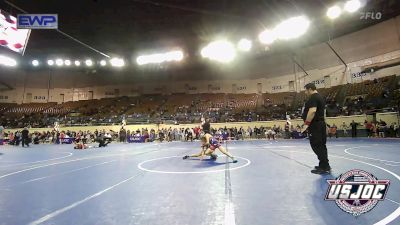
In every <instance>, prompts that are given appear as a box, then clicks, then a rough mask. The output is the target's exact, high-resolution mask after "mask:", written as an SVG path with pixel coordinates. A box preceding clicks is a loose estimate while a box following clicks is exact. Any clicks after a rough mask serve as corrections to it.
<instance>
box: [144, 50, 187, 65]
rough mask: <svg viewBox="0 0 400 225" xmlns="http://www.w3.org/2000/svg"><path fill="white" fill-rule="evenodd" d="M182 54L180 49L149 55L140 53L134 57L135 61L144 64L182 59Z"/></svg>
mask: <svg viewBox="0 0 400 225" xmlns="http://www.w3.org/2000/svg"><path fill="white" fill-rule="evenodd" d="M183 57H184V55H183V52H182V51H170V52H165V53H157V54H151V55H141V56H139V57H137V58H136V63H137V64H139V65H145V64H150V63H163V62H172V61H176V62H179V61H182V59H183Z"/></svg>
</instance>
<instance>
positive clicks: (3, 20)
mask: <svg viewBox="0 0 400 225" xmlns="http://www.w3.org/2000/svg"><path fill="white" fill-rule="evenodd" d="M29 34H30V30H29V29H17V18H15V17H14V16H12V15H10V14H9V13H7V12H5V11H3V10H0V46H2V47H6V48H8V49H11V50H12V51H15V52H18V53H21V54H23V53H24V51H25V47H26V44H27V43H28V38H29Z"/></svg>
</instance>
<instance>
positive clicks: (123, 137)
mask: <svg viewBox="0 0 400 225" xmlns="http://www.w3.org/2000/svg"><path fill="white" fill-rule="evenodd" d="M119 141H120V142H122V143H125V142H126V130H125V129H124V127H121V130H119Z"/></svg>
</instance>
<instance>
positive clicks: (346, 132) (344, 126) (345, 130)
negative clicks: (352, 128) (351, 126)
mask: <svg viewBox="0 0 400 225" xmlns="http://www.w3.org/2000/svg"><path fill="white" fill-rule="evenodd" d="M341 128H342V130H343V136H344V137H347V135H348V133H349V132H348V127H347V125H346V123H345V122H344V121H343V123H342V126H341Z"/></svg>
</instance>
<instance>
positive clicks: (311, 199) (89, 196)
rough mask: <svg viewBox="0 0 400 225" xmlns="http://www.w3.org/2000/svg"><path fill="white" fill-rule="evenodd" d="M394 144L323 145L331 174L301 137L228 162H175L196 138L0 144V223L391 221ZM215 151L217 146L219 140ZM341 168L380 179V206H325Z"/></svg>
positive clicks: (395, 208)
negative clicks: (89, 145) (362, 210)
mask: <svg viewBox="0 0 400 225" xmlns="http://www.w3.org/2000/svg"><path fill="white" fill-rule="evenodd" d="M399 144H400V140H387V139H386V140H382V139H334V140H329V142H328V151H329V158H330V162H331V166H332V168H333V171H332V174H331V175H322V176H321V175H315V174H311V173H310V170H311V168H312V167H313V166H314V165H316V164H317V159H316V156H315V155H314V153H313V152H312V150H311V148H310V146H309V142H308V140H278V141H276V142H275V141H267V140H254V141H231V142H229V143H227V148H228V150H229V151H230V152H231V153H233V154H234V155H235V156H237V159H238V160H239V162H238V163H236V164H233V163H230V159H227V157H225V156H222V155H220V157H218V160H217V161H211V160H208V159H205V160H203V161H200V160H198V159H189V160H182V156H183V155H186V154H192V153H197V152H198V151H199V150H200V147H199V146H200V144H199V142H193V143H185V142H173V143H143V144H121V143H111V144H110V145H109V146H108V147H106V148H93V149H89V150H74V149H73V146H72V145H36V146H31V147H29V148H22V147H12V146H1V147H0V152H1V155H0V225H22V224H29V225H34V224H57V225H71V224H79V225H95V224H96V225H97V224H98V225H111V224H118V225H122V224H123V225H131V224H132V225H133V224H140V225H158V224H160V225H161V224H162V225H166V224H168V225H174V224H177V225H203V224H204V225H219V224H225V225H234V224H238V225H266V224H271V225H295V224H299V225H305V224H307V225H311V224H339V225H344V224H346V225H351V224H363V225H367V224H388V223H389V224H400V218H399V217H398V216H399V215H400V203H399V202H400V195H399V193H400V177H399V174H400V148H399V146H400V145H399ZM224 146H225V144H224ZM350 169H363V170H366V171H368V172H370V173H372V174H373V175H375V176H376V177H378V178H379V179H389V180H390V181H391V185H390V187H389V191H388V194H387V196H386V200H384V201H380V202H379V203H378V205H377V206H376V207H375V208H374V209H373V210H372V211H370V212H368V213H366V214H362V215H361V216H359V217H357V218H356V217H353V216H352V215H350V214H348V213H345V212H343V211H342V210H341V209H340V208H339V207H338V206H336V204H335V202H333V201H325V200H324V197H325V194H326V191H327V187H328V183H327V182H326V179H334V178H336V177H337V176H338V175H340V174H341V173H344V172H347V171H348V170H350Z"/></svg>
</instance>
